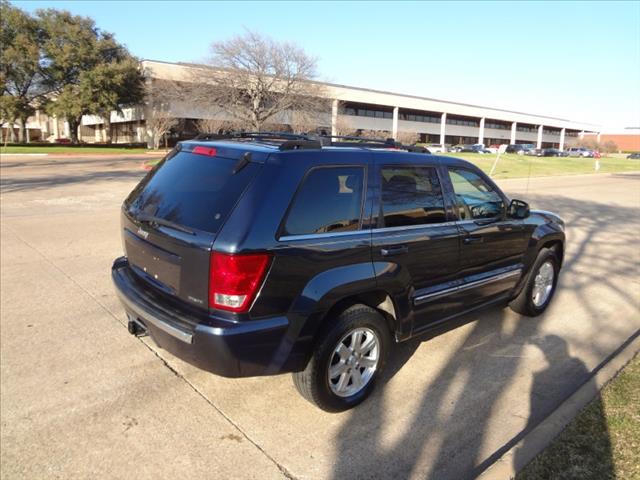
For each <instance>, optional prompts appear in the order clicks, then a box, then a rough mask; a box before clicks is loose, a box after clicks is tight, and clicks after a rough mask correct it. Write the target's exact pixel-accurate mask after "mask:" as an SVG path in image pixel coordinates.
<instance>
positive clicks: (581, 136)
mask: <svg viewBox="0 0 640 480" xmlns="http://www.w3.org/2000/svg"><path fill="white" fill-rule="evenodd" d="M578 138H579V139H580V140H582V139H583V138H584V130H582V131H581V132H580V133H579V134H578Z"/></svg>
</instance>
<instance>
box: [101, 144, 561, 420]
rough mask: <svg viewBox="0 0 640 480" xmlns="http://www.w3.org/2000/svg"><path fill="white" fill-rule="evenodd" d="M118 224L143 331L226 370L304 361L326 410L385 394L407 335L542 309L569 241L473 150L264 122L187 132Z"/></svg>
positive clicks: (127, 289)
mask: <svg viewBox="0 0 640 480" xmlns="http://www.w3.org/2000/svg"><path fill="white" fill-rule="evenodd" d="M408 150H409V151H408ZM411 150H413V151H411ZM121 233H122V238H123V246H124V250H125V256H123V257H120V258H118V259H117V260H116V261H115V263H114V265H113V269H112V276H113V281H114V283H115V286H116V289H117V292H118V294H119V296H120V298H121V300H122V303H123V305H124V308H125V310H126V311H127V314H128V317H129V331H130V332H131V333H133V334H136V335H143V334H146V333H149V334H150V335H151V337H152V338H153V339H154V341H155V342H156V343H157V344H158V345H159V346H160V347H162V348H164V349H166V350H168V351H169V352H171V353H173V354H174V355H176V356H177V357H180V358H182V359H183V360H185V361H187V362H189V363H192V364H194V365H196V366H198V367H200V368H202V369H205V370H208V371H210V372H213V373H216V374H218V375H223V376H228V377H244V376H254V375H272V374H277V373H283V372H293V378H294V383H295V385H296V387H297V389H298V391H299V392H300V393H301V394H302V395H303V396H304V397H305V398H307V399H308V400H309V401H311V402H313V403H314V404H316V405H318V406H319V407H320V408H322V409H325V410H327V411H340V410H344V409H347V408H350V407H352V406H354V405H356V404H358V403H359V402H361V401H362V400H363V399H364V398H365V397H366V396H367V395H368V394H369V393H370V392H371V390H372V388H373V386H374V383H375V380H376V378H377V377H378V375H379V374H380V371H381V370H382V368H383V367H384V363H385V359H386V358H387V355H388V353H389V352H390V349H391V347H392V345H393V343H394V342H402V341H405V340H407V339H409V338H411V337H413V336H415V335H419V334H421V333H423V332H425V331H427V330H429V329H431V328H433V327H434V326H436V325H439V324H441V323H442V322H445V321H447V320H449V319H451V318H453V317H455V316H458V315H461V314H463V313H466V312H469V311H470V310H473V309H476V308H480V307H483V306H486V305H488V304H495V303H503V304H505V305H506V304H507V303H509V304H510V305H511V307H512V308H513V309H514V310H516V311H517V312H520V313H522V314H525V315H531V316H534V315H538V314H540V313H541V312H543V311H544V310H545V308H546V307H547V305H548V304H549V302H550V300H551V298H552V296H553V293H554V290H555V286H556V282H557V278H558V273H559V270H560V267H561V265H562V258H563V252H564V240H565V235H564V223H563V221H562V220H561V219H560V218H559V217H557V216H556V215H554V214H552V213H549V212H533V211H531V212H530V211H529V207H528V205H527V204H526V203H525V202H523V201H520V200H510V199H508V198H507V197H506V196H505V195H504V194H503V193H502V191H500V189H499V188H498V187H497V186H496V185H495V184H494V183H493V182H492V181H491V179H490V178H488V177H487V176H486V175H485V174H484V173H482V172H481V171H480V170H479V169H478V168H476V167H475V166H474V165H472V164H471V163H468V162H465V161H463V160H459V159H455V158H449V157H439V156H434V155H430V154H428V152H426V151H422V152H421V151H419V149H415V148H407V147H404V146H402V145H400V144H396V143H393V142H388V141H380V142H376V141H371V140H367V141H366V143H360V142H358V141H357V140H355V139H344V138H337V137H333V138H327V137H323V138H316V137H312V136H295V135H285V134H267V133H258V134H247V133H241V134H229V135H226V136H205V137H203V138H197V139H195V140H192V141H187V142H182V143H180V144H179V145H178V146H177V147H176V149H174V150H173V151H172V152H171V153H170V154H169V155H167V157H166V158H164V159H163V160H162V161H161V162H160V163H159V164H158V165H157V166H156V167H155V168H154V169H153V170H151V171H150V172H149V174H148V175H147V176H146V177H145V178H144V179H143V180H142V181H141V182H140V184H139V185H138V186H137V187H136V188H135V189H134V190H133V192H131V194H130V195H129V197H128V198H127V199H126V200H125V202H124V205H123V207H122V230H121Z"/></svg>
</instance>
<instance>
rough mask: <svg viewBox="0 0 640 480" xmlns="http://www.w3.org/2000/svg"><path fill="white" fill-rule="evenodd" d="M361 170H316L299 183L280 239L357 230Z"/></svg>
mask: <svg viewBox="0 0 640 480" xmlns="http://www.w3.org/2000/svg"><path fill="white" fill-rule="evenodd" d="M363 172H364V169H363V168H361V167H331V168H327V167H317V168H314V169H312V170H311V171H310V172H309V173H308V174H307V176H306V177H305V178H304V180H303V181H302V185H301V186H300V188H299V189H298V192H297V193H296V196H295V198H294V200H293V204H292V205H291V209H290V211H289V215H288V216H287V221H286V223H285V227H284V235H306V234H316V233H332V232H347V231H352V230H358V229H359V228H360V212H361V210H362V192H363V180H364V173H363Z"/></svg>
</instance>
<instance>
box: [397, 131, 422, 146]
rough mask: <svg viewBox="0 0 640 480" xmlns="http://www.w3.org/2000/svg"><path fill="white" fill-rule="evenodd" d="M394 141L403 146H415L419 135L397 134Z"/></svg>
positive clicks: (409, 133)
mask: <svg viewBox="0 0 640 480" xmlns="http://www.w3.org/2000/svg"><path fill="white" fill-rule="evenodd" d="M396 140H397V141H399V142H400V143H403V144H405V145H415V144H416V143H418V140H420V135H419V134H417V133H415V132H398V135H397V138H396Z"/></svg>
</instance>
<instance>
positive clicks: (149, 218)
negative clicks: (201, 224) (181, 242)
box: [136, 213, 196, 235]
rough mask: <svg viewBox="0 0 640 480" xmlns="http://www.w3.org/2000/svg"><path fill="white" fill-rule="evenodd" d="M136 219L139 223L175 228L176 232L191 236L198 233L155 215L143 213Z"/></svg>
mask: <svg viewBox="0 0 640 480" xmlns="http://www.w3.org/2000/svg"><path fill="white" fill-rule="evenodd" d="M136 219H137V220H138V221H139V222H143V223H149V224H151V225H162V226H163V227H169V228H173V229H174V230H178V231H180V232H184V233H188V234H189V235H195V234H196V232H194V231H193V230H191V229H189V228H187V227H183V226H182V225H179V224H177V223H174V222H172V221H171V220H166V219H164V218H160V217H154V216H153V215H147V214H144V213H143V214H140V215H137V216H136Z"/></svg>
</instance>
